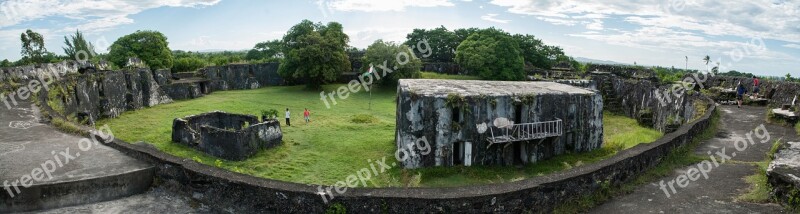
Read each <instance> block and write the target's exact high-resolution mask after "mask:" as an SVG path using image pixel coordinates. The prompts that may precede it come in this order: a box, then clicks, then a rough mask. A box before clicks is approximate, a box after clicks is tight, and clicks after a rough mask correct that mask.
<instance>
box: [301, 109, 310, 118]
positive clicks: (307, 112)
mask: <svg viewBox="0 0 800 214" xmlns="http://www.w3.org/2000/svg"><path fill="white" fill-rule="evenodd" d="M309 114H311V112H309V111H308V110H306V111H304V112H303V116H306V117H308V115H309Z"/></svg>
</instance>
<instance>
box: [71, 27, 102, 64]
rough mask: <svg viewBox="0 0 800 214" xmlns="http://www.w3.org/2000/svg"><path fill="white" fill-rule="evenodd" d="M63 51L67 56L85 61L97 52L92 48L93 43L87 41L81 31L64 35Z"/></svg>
mask: <svg viewBox="0 0 800 214" xmlns="http://www.w3.org/2000/svg"><path fill="white" fill-rule="evenodd" d="M64 45H66V47H64V48H63V49H64V53H65V54H67V57H68V58H70V59H73V60H78V61H87V60H90V59H92V57H94V56H95V55H97V52H95V50H94V45H92V43H90V42H87V41H86V39H85V38H84V37H83V33H81V32H80V31H75V35H72V36H70V37H67V36H64Z"/></svg>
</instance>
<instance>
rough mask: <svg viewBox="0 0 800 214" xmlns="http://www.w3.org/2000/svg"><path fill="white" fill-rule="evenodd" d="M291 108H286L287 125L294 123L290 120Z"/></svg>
mask: <svg viewBox="0 0 800 214" xmlns="http://www.w3.org/2000/svg"><path fill="white" fill-rule="evenodd" d="M289 115H290V113H289V108H286V126H292V123H291V122H290V121H289Z"/></svg>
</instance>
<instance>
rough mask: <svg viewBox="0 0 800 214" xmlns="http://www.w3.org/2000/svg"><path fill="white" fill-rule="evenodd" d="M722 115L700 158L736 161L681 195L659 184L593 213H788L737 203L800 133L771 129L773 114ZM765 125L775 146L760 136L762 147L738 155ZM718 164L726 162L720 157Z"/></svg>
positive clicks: (745, 110) (750, 110)
mask: <svg viewBox="0 0 800 214" xmlns="http://www.w3.org/2000/svg"><path fill="white" fill-rule="evenodd" d="M719 110H720V114H721V116H722V118H721V122H720V125H721V126H720V129H719V131H718V132H717V134H716V136H715V137H714V138H712V139H709V140H707V141H705V142H703V143H702V144H701V145H700V146H698V147H697V149H696V150H695V154H697V155H703V156H708V152H709V151H711V153H712V154H716V152H719V151H721V149H722V148H725V154H727V155H728V156H731V159H730V160H733V161H728V162H727V163H723V164H721V165H719V167H716V168H713V169H711V171H710V172H709V173H708V177H709V178H708V179H704V178H703V177H700V178H699V179H698V180H696V181H690V182H689V184H688V186H686V187H685V188H680V187H678V186H675V188H676V193H673V192H672V191H671V190H668V191H669V193H670V197H667V195H666V194H665V193H664V190H663V189H662V188H661V186H660V181H661V180H659V181H656V182H654V183H650V184H647V185H643V186H640V187H638V188H636V189H635V190H634V191H633V193H631V194H628V195H625V196H621V197H617V198H614V199H612V200H611V201H608V202H606V203H605V204H602V205H600V206H598V207H595V208H594V209H592V210H591V211H590V212H589V213H787V212H788V211H785V210H784V209H783V208H782V207H781V206H779V205H777V204H754V203H747V202H739V201H736V198H737V197H738V196H739V195H741V194H743V193H745V192H746V191H747V190H748V188H750V184H748V183H746V182H745V180H744V179H745V177H747V176H750V175H753V174H755V173H756V172H757V170H758V168H757V167H756V166H754V165H753V164H752V163H753V162H760V161H763V160H765V158H766V153H767V152H768V151H769V149H770V147H771V146H772V143H773V142H774V141H775V140H778V139H782V140H783V141H798V140H799V139H798V137H797V134H796V133H795V131H794V129H792V128H789V127H783V126H777V125H771V124H766V123H765V120H764V119H765V118H766V115H765V114H766V111H767V109H766V108H764V107H750V106H744V107H742V108H736V106H720V107H719ZM761 124H764V127H765V128H766V130H767V131H768V132H769V134H770V141H769V142H767V143H763V144H762V143H759V140H758V139H759V138H758V137H756V135H751V136H753V139H754V141H755V142H756V143H755V144H754V145H749V146H748V147H747V148H746V149H743V150H742V151H737V150H736V148H735V145H734V144H735V142H736V140H735V139H738V138H739V137H741V138H746V136H747V134H748V133H749V132H750V131H752V130H754V129H755V128H756V127H758V126H759V125H761ZM764 139H765V138H764ZM740 148H742V146H740ZM734 153H735V155H734ZM716 158H717V159H720V157H719V156H716ZM692 167H693V166H688V167H684V168H680V169H677V170H675V171H674V172H673V173H672V174H671V175H670V176H667V177H665V178H663V180H664V182H665V185H667V182H669V181H670V180H673V179H675V178H676V177H678V176H679V175H684V174H686V173H687V171H688V170H689V169H690V168H692Z"/></svg>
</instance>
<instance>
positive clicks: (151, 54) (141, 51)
mask: <svg viewBox="0 0 800 214" xmlns="http://www.w3.org/2000/svg"><path fill="white" fill-rule="evenodd" d="M130 57H136V58H139V59H141V60H142V61H143V62H144V63H145V64H147V66H149V67H150V68H153V69H162V68H172V64H173V61H174V59H173V57H172V51H170V49H169V43H168V42H167V37H166V36H164V34H161V33H160V32H158V31H136V32H135V33H132V34H128V35H126V36H123V37H120V38H119V39H117V41H115V42H114V43H113V44H111V47H110V48H109V52H108V59H109V61H111V62H112V63H114V64H116V65H117V66H120V67H123V66H125V65H126V64H127V62H128V58H130Z"/></svg>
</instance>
